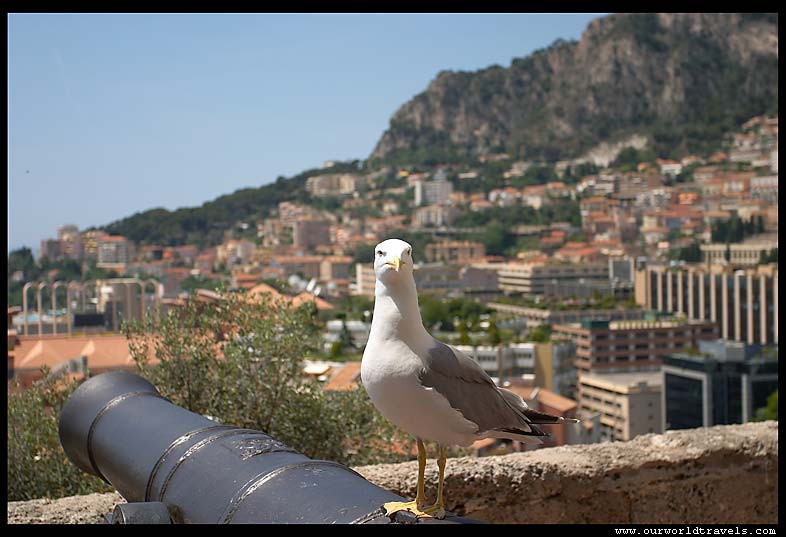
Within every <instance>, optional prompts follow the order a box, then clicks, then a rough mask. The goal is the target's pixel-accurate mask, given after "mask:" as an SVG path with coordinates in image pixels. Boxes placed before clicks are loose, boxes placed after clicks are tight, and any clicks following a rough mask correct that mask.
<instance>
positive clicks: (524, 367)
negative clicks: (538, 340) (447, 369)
mask: <svg viewBox="0 0 786 537" xmlns="http://www.w3.org/2000/svg"><path fill="white" fill-rule="evenodd" d="M455 347H456V348H457V349H458V350H460V351H461V352H463V353H464V354H466V355H467V356H469V357H470V358H472V359H473V360H475V361H476V362H477V363H478V364H479V365H480V367H482V368H483V371H485V372H486V373H487V374H488V375H489V376H490V377H493V378H495V379H500V380H501V379H502V378H508V379H509V378H519V379H524V378H527V379H529V380H530V381H532V382H533V383H534V381H535V356H536V348H537V345H536V344H535V343H511V344H508V345H500V346H497V347H493V346H490V345H477V346H472V345H456V346H455Z"/></svg>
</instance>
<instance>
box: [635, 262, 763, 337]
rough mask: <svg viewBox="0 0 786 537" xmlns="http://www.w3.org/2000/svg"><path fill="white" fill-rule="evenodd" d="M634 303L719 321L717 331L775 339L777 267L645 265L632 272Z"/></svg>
mask: <svg viewBox="0 0 786 537" xmlns="http://www.w3.org/2000/svg"><path fill="white" fill-rule="evenodd" d="M635 285H636V302H637V303H638V304H640V305H642V306H643V307H645V308H647V309H653V310H657V311H663V312H671V313H679V314H683V315H686V316H687V318H688V319H690V320H700V321H711V322H713V323H718V326H719V329H718V330H719V333H718V336H719V337H721V338H723V339H728V340H732V341H740V342H745V343H749V344H754V343H757V344H760V345H773V344H775V345H777V343H778V267H777V265H775V264H771V265H759V266H757V267H755V268H746V269H737V270H735V269H732V268H731V267H724V266H720V265H710V266H709V267H707V266H705V265H687V266H682V267H666V266H648V267H645V268H643V269H641V270H638V271H636V284H635Z"/></svg>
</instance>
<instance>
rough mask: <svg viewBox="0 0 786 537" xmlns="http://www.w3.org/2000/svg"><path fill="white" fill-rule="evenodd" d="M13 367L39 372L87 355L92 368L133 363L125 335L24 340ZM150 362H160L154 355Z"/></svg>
mask: <svg viewBox="0 0 786 537" xmlns="http://www.w3.org/2000/svg"><path fill="white" fill-rule="evenodd" d="M15 351H16V361H15V364H14V367H16V368H19V369H28V370H30V369H34V370H37V369H39V368H40V367H41V366H44V365H45V366H47V367H50V368H51V367H54V366H56V365H57V364H59V363H61V362H64V361H66V360H71V359H73V358H78V357H79V356H87V365H88V367H91V368H101V369H103V368H108V369H111V368H115V367H131V366H133V365H134V360H133V359H132V358H131V352H130V351H129V348H128V341H127V340H126V338H125V336H123V335H116V334H112V335H108V336H107V335H94V336H71V337H69V336H52V337H43V338H37V337H24V336H23V337H21V338H20V342H19V344H18V345H17V346H16V347H15ZM151 363H152V364H155V363H158V361H157V360H156V359H155V357H154V356H152V355H151Z"/></svg>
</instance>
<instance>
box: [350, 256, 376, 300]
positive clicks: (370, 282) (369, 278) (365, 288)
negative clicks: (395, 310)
mask: <svg viewBox="0 0 786 537" xmlns="http://www.w3.org/2000/svg"><path fill="white" fill-rule="evenodd" d="M376 285H377V276H376V274H374V267H373V266H372V265H371V263H358V264H356V265H355V289H354V292H353V294H355V295H364V296H374V289H375V288H376Z"/></svg>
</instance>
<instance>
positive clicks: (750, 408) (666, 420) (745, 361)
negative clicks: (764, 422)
mask: <svg viewBox="0 0 786 537" xmlns="http://www.w3.org/2000/svg"><path fill="white" fill-rule="evenodd" d="M698 350H699V352H694V353H675V354H672V355H670V356H667V357H666V358H664V360H663V368H662V372H661V374H662V381H661V382H662V384H663V387H664V390H663V398H662V415H663V422H662V427H663V430H668V429H692V428H696V427H710V426H713V425H725V424H730V423H744V422H746V421H750V420H751V419H752V418H753V417H755V415H756V410H757V409H759V408H762V407H764V406H766V405H767V398H768V397H769V396H770V395H771V394H772V393H773V392H774V391H775V390H777V389H778V354H777V350H774V352H773V351H772V350H770V351H769V352H768V351H765V350H764V349H762V347H761V346H760V345H746V344H745V343H740V342H734V341H724V340H716V341H702V342H700V343H699V349H698Z"/></svg>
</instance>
